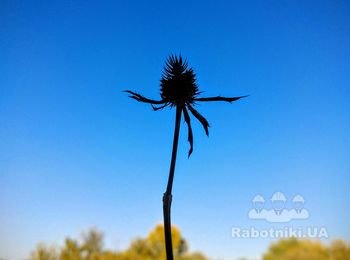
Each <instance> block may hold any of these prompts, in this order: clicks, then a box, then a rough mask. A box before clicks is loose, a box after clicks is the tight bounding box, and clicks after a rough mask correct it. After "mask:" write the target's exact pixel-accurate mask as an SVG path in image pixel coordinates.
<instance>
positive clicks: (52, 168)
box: [0, 0, 350, 260]
mask: <svg viewBox="0 0 350 260" xmlns="http://www.w3.org/2000/svg"><path fill="white" fill-rule="evenodd" d="M242 2H244V3H242ZM349 14H350V4H349V2H348V1H341V0H340V1H317V2H315V1H308V0H307V1H241V2H238V1H237V2H235V1H226V2H224V1H207V2H203V1H198V2H194V1H176V2H174V1H173V2H170V1H143V2H141V1H139V2H136V1H110V2H104V3H101V2H98V1H46V2H45V1H44V2H42V1H14V0H11V1H10V0H9V1H7V0H5V1H1V3H0V61H1V62H0V71H1V76H0V118H1V119H0V257H5V258H7V259H15V260H16V259H21V258H23V257H25V256H27V255H28V254H29V252H30V250H31V249H33V248H34V247H35V245H36V244H37V243H38V242H40V241H45V242H47V243H49V244H57V245H59V244H60V243H62V241H63V239H64V237H66V236H72V237H77V236H79V234H80V232H81V231H83V230H86V229H88V228H89V227H91V226H96V227H97V228H99V229H101V230H102V231H104V232H105V234H106V245H107V246H108V247H109V248H114V249H123V248H125V247H126V246H127V245H128V244H129V242H130V240H131V239H133V238H135V237H137V236H145V235H146V234H147V233H148V232H149V231H150V230H151V229H152V228H153V227H154V225H155V224H157V223H160V222H161V221H162V205H161V197H162V193H163V192H164V190H165V185H166V180H167V174H168V167H169V160H170V152H171V142H172V136H173V127H174V116H175V115H174V110H170V109H165V110H163V111H159V112H153V111H152V110H151V108H150V107H149V106H147V105H143V104H139V103H137V102H134V101H133V100H131V99H129V98H127V96H126V95H125V93H122V92H121V91H122V90H124V89H133V90H136V91H138V92H140V93H143V94H144V95H146V96H148V97H152V98H155V99H156V98H158V97H159V79H160V75H161V70H162V67H163V65H164V61H165V59H166V57H167V56H168V55H169V54H170V53H180V52H181V53H182V55H183V56H185V57H187V58H188V60H189V63H190V65H191V66H193V68H194V69H195V71H196V73H197V75H198V83H199V86H200V89H201V90H202V91H204V93H203V95H208V96H210V95H217V94H221V95H227V96H235V95H243V94H250V95H251V96H250V97H249V98H247V99H244V100H241V101H238V102H236V103H234V104H231V105H230V104H209V103H207V104H203V105H200V106H198V107H197V108H198V110H199V111H200V112H202V114H203V115H205V116H206V117H207V119H208V121H209V123H210V124H211V128H210V137H209V138H207V137H206V136H205V134H204V131H203V129H202V128H201V126H200V124H199V123H198V122H195V121H194V123H193V128H194V135H195V136H194V137H195V144H194V145H195V150H194V153H193V155H192V157H191V158H190V159H189V160H188V159H187V149H188V143H187V141H186V140H187V136H186V131H187V129H186V128H185V124H182V132H181V136H180V144H179V153H178V163H177V170H176V176H175V182H174V190H173V194H174V202H173V208H172V210H173V216H172V219H173V223H174V224H176V225H177V226H179V227H180V228H181V230H182V233H183V235H184V236H185V237H186V238H187V240H188V241H189V243H190V246H191V249H193V250H195V249H198V250H202V251H204V252H206V253H207V254H208V255H209V256H212V257H220V258H221V259H225V260H226V259H233V258H234V257H237V256H254V255H260V254H261V253H262V252H264V251H265V250H266V248H267V246H268V244H269V243H270V240H269V239H253V240H244V239H233V238H231V236H230V234H231V227H232V226H240V227H249V226H259V225H260V224H261V222H256V221H253V220H249V219H248V217H247V212H248V210H249V209H250V207H251V199H252V198H253V196H254V195H255V194H257V193H260V194H262V195H264V196H265V197H266V198H269V196H271V194H272V193H273V192H275V191H278V190H280V191H282V192H284V193H285V194H286V195H287V197H289V198H290V197H292V196H294V195H295V194H297V193H300V194H302V195H303V196H304V198H305V200H306V206H307V208H308V209H309V211H310V218H309V219H308V220H307V221H304V222H291V223H289V225H291V226H298V225H304V226H305V225H313V226H325V227H327V229H328V232H329V235H330V240H332V239H335V238H341V239H345V240H350V223H349V219H350V211H349V210H348V208H349V207H350V196H349V191H348V187H349V181H350V163H349V154H350V135H349V133H350V105H349V104H350V103H349V98H350V90H349V86H350V74H349V68H350V47H349V46H350V15H349ZM261 225H262V226H267V227H269V225H265V224H261Z"/></svg>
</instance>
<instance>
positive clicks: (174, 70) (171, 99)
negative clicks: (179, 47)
mask: <svg viewBox="0 0 350 260" xmlns="http://www.w3.org/2000/svg"><path fill="white" fill-rule="evenodd" d="M198 94H199V91H198V86H197V83H196V74H195V73H194V71H193V69H192V68H191V67H189V66H188V63H187V61H186V60H183V59H182V57H181V55H180V56H174V55H170V56H169V58H168V59H167V61H166V64H165V67H164V70H163V73H162V78H161V80H160V95H161V98H162V100H164V101H166V102H167V103H169V104H170V105H171V106H176V105H179V104H192V103H193V102H194V99H195V98H196V97H197V95H198Z"/></svg>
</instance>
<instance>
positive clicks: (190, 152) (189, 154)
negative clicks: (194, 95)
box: [183, 106, 193, 158]
mask: <svg viewBox="0 0 350 260" xmlns="http://www.w3.org/2000/svg"><path fill="white" fill-rule="evenodd" d="M183 112H184V118H185V121H186V123H187V127H188V138H187V139H188V142H189V143H190V150H189V151H188V158H190V156H191V154H192V152H193V134H192V127H191V119H190V116H189V114H188V111H187V109H186V107H185V106H184V108H183Z"/></svg>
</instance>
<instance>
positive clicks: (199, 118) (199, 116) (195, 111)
mask: <svg viewBox="0 0 350 260" xmlns="http://www.w3.org/2000/svg"><path fill="white" fill-rule="evenodd" d="M188 109H189V110H190V111H191V113H192V114H193V115H194V116H195V117H196V118H197V119H198V120H199V122H201V124H202V125H203V127H204V130H205V133H206V134H207V136H209V129H208V127H209V123H208V121H207V119H205V117H204V116H202V115H201V114H200V113H199V112H198V111H197V110H196V109H194V108H193V107H192V106H191V105H188Z"/></svg>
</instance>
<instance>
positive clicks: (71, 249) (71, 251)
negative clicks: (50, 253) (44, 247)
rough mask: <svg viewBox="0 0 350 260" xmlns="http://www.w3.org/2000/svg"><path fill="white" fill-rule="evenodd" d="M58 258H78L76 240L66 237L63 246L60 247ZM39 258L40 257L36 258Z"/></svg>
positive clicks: (80, 257)
mask: <svg viewBox="0 0 350 260" xmlns="http://www.w3.org/2000/svg"><path fill="white" fill-rule="evenodd" d="M59 259H60V260H80V259H82V256H81V249H80V246H79V244H78V242H77V241H75V240H73V239H70V238H67V239H66V241H65V245H64V247H63V248H62V249H61V253H60V258H59ZM38 260H41V259H38Z"/></svg>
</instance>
